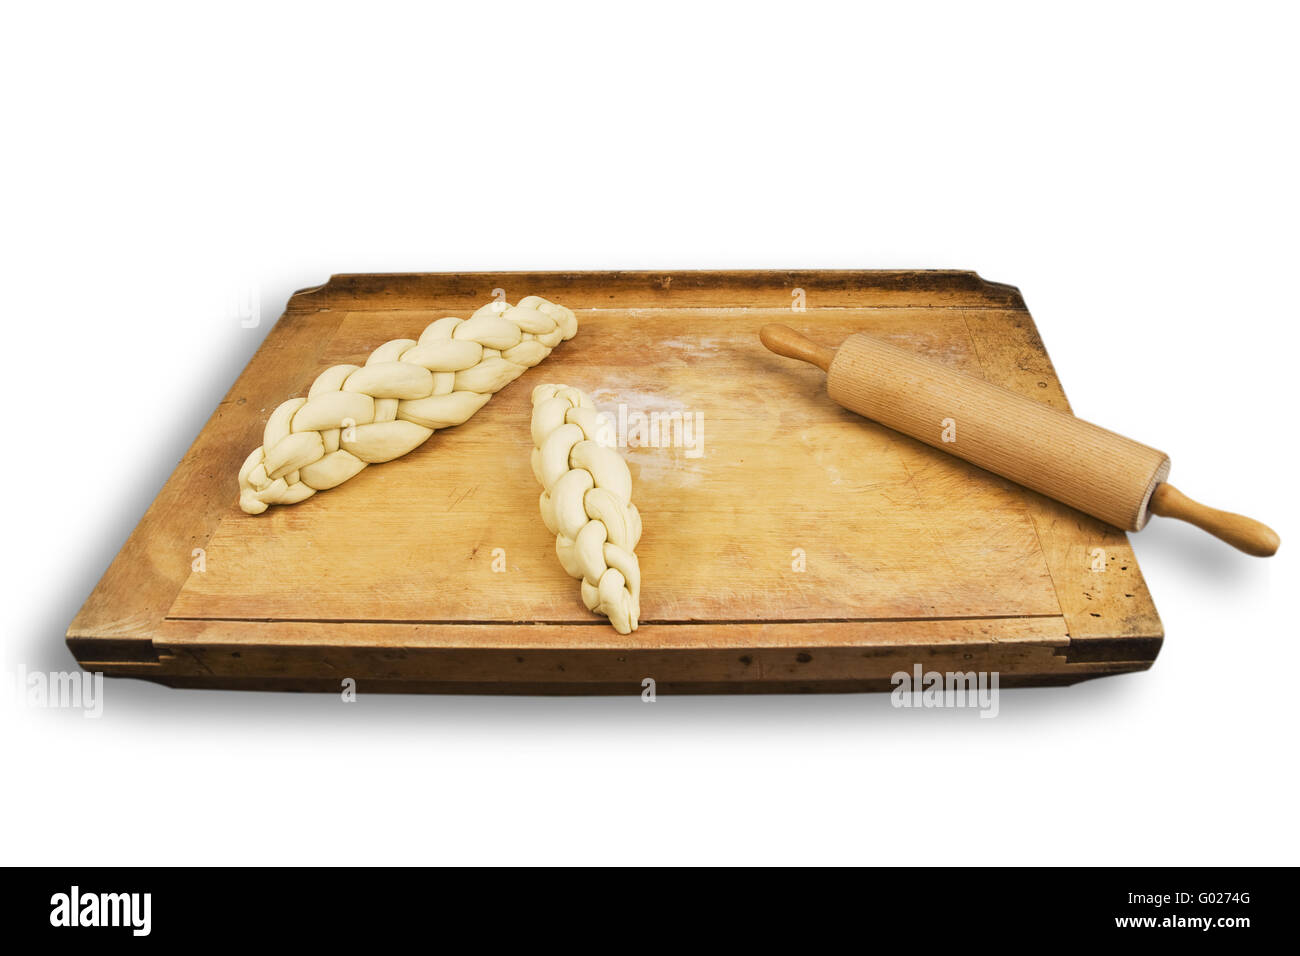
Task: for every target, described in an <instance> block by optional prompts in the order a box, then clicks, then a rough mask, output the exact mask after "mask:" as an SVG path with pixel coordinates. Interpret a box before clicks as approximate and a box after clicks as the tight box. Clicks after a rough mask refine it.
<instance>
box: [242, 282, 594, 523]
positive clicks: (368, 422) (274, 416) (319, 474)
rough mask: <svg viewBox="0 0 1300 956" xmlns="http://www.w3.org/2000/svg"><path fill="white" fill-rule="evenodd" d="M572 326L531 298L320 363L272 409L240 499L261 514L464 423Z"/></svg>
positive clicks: (563, 313)
mask: <svg viewBox="0 0 1300 956" xmlns="http://www.w3.org/2000/svg"><path fill="white" fill-rule="evenodd" d="M577 331H578V320H577V319H576V318H575V317H574V315H573V313H572V312H570V311H569V310H568V309H566V308H565V307H564V306H562V305H556V304H555V303H553V302H548V301H546V300H545V299H543V298H541V297H540V296H536V295H530V296H528V297H527V298H525V299H520V300H519V304H518V305H516V306H513V307H511V306H510V304H509V303H507V302H499V301H495V302H489V303H488V304H487V305H485V306H483V307H482V308H481V309H479V310H478V311H477V312H475V313H474V314H473V315H472V316H470V317H469V318H468V319H457V318H454V317H451V316H448V317H447V318H445V319H438V320H437V321H436V322H434V323H432V324H431V325H430V326H429V327H428V328H426V329H425V330H424V332H423V333H422V334H421V335H420V340H419V341H418V342H417V341H416V340H414V339H394V340H393V341H391V342H385V343H384V344H383V345H381V346H379V348H377V349H375V350H374V352H372V353H371V354H370V358H368V359H366V364H365V366H364V367H359V366H356V365H335V366H333V367H332V368H327V369H326V370H325V371H323V372H321V373H320V375H318V376H317V377H316V381H315V382H313V383H312V386H311V389H310V390H309V391H308V392H307V397H306V398H294V399H290V400H289V401H287V402H285V403H284V404H283V405H281V406H280V407H279V408H277V409H276V410H275V411H274V412H272V413H271V417H270V419H269V420H268V421H267V423H266V429H265V431H264V432H263V434H262V445H261V447H259V448H256V449H254V450H253V453H252V454H251V455H249V456H248V458H247V460H246V461H245V462H244V466H243V467H242V468H240V469H239V506H240V507H241V508H243V509H244V510H245V511H246V512H248V513H249V514H251V515H255V514H261V513H262V512H263V511H265V510H266V509H267V507H269V506H270V505H290V504H294V503H296V502H299V501H302V500H303V499H304V498H310V497H311V496H312V495H314V494H315V493H316V492H318V491H324V490H325V489H326V488H333V487H334V486H335V485H341V484H343V482H345V481H347V480H348V479H349V478H351V477H352V476H353V475H355V474H356V473H357V472H359V471H361V469H363V468H365V467H366V465H371V464H375V463H377V462H381V461H392V460H393V459H394V458H400V457H401V456H402V455H405V454H406V453H407V452H408V451H410V450H411V449H413V448H415V447H416V446H418V445H421V444H423V443H424V441H425V439H427V438H428V437H429V436H430V435H432V434H433V433H434V431H435V430H436V429H439V428H450V427H452V426H453V425H459V424H461V423H462V422H464V421H466V420H467V419H468V418H469V417H470V416H471V415H473V414H474V413H475V412H477V411H478V410H479V409H480V408H482V407H483V406H484V405H486V404H487V401H488V399H489V398H491V397H492V396H493V395H494V394H495V393H496V392H498V391H500V390H501V389H502V388H504V387H505V386H506V385H508V384H509V383H511V382H513V381H514V380H515V379H516V378H518V377H519V376H520V375H522V374H523V373H524V371H525V370H527V369H529V368H532V367H533V366H534V365H536V364H537V363H538V362H540V361H541V360H542V359H544V358H546V356H548V355H550V354H551V349H553V348H555V346H557V345H559V344H560V343H561V342H562V341H564V340H566V339H571V338H573V336H574V333H576V332H577Z"/></svg>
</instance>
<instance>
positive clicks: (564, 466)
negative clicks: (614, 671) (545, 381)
mask: <svg viewBox="0 0 1300 956" xmlns="http://www.w3.org/2000/svg"><path fill="white" fill-rule="evenodd" d="M596 434H597V418H596V409H595V407H594V406H593V405H592V402H591V399H590V398H588V397H587V396H586V395H584V394H583V393H582V392H580V391H578V390H577V389H576V388H569V387H568V386H565V385H539V386H537V388H535V389H533V446H534V447H533V455H532V463H533V474H534V475H536V476H537V480H538V481H539V482H541V484H542V487H543V488H544V489H545V490H544V491H543V492H542V497H541V502H540V503H541V508H542V520H543V521H544V522H546V527H547V528H549V529H550V531H551V533H552V534H554V535H555V553H556V554H557V555H559V557H560V564H562V565H564V570H565V571H567V572H568V573H569V575H570V576H571V577H575V578H581V579H582V603H583V604H585V605H587V609H588V610H591V611H595V612H596V613H597V614H604V615H605V616H607V617H608V618H609V622H610V623H611V624H613V625H614V630H616V631H618V632H619V633H620V634H630V633H631V632H633V631H635V630H636V626H637V618H639V617H640V616H641V567H640V565H639V564H638V563H637V560H636V555H635V554H633V553H632V552H633V549H634V548H635V547H636V544H637V542H638V541H640V540H641V515H640V513H639V512H638V511H637V510H636V506H635V505H633V504H632V474H631V472H629V471H628V470H627V462H625V461H623V458H622V457H621V456H620V455H619V453H618V452H616V451H614V449H612V448H606V447H605V446H604V445H601V444H598V443H597V441H596Z"/></svg>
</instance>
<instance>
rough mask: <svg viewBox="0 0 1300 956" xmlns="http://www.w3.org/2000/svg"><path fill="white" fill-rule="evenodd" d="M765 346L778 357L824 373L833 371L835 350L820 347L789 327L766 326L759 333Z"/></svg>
mask: <svg viewBox="0 0 1300 956" xmlns="http://www.w3.org/2000/svg"><path fill="white" fill-rule="evenodd" d="M758 337H759V338H760V339H762V341H763V344H764V345H766V346H767V347H768V348H769V349H771V350H772V351H773V352H775V353H776V354H777V355H784V356H785V357H786V358H792V359H798V360H799V361H800V362H807V363H808V364H809V365H816V366H817V367H818V368H819V369H821V370H822V371H823V372H829V371H830V370H831V361H832V360H834V358H835V350H834V349H828V348H826V346H824V345H818V344H817V343H816V342H814V341H813V340H812V339H810V338H808V337H807V336H805V335H801V334H800V333H798V332H796V331H795V330H794V329H792V328H790V327H789V326H788V325H765V326H763V327H762V328H761V329H759V331H758Z"/></svg>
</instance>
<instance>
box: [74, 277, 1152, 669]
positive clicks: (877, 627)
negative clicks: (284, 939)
mask: <svg viewBox="0 0 1300 956" xmlns="http://www.w3.org/2000/svg"><path fill="white" fill-rule="evenodd" d="M496 289H502V290H504V291H505V295H506V297H507V298H508V299H509V300H510V301H515V300H517V299H519V298H522V297H523V296H525V295H529V294H537V295H542V296H545V297H546V298H549V299H551V300H553V301H556V302H560V303H562V304H564V305H566V306H569V307H570V308H572V309H573V310H574V311H575V312H576V313H577V315H578V320H579V331H578V334H577V336H576V337H575V338H574V339H573V340H572V341H569V342H565V343H563V344H561V345H560V346H559V347H558V348H557V349H556V350H555V351H554V353H553V354H552V355H551V356H550V357H549V358H547V359H546V360H545V361H544V362H543V363H542V364H541V365H539V366H537V367H536V368H533V369H531V370H529V371H528V372H526V373H525V374H524V375H523V376H522V377H521V378H520V379H519V380H517V381H516V382H514V383H513V384H511V385H509V386H507V387H506V388H505V389H504V390H503V391H502V392H500V393H499V394H498V395H497V396H496V397H494V398H493V399H492V400H491V401H490V402H489V403H488V404H487V405H486V406H485V407H484V408H483V409H482V410H481V411H480V412H478V414H476V415H475V416H474V417H473V418H471V419H470V420H469V421H468V422H467V423H466V424H464V425H461V426H459V427H457V428H453V429H448V430H445V431H440V432H438V433H437V434H435V435H434V436H433V438H431V439H430V440H429V441H428V442H426V443H425V444H424V445H422V446H421V447H419V448H417V449H416V450H415V451H413V452H411V453H410V454H409V455H407V456H405V457H403V458H400V459H398V460H396V461H393V462H389V463H387V464H383V465H376V466H373V467H370V468H367V469H366V470H365V471H363V472H362V473H361V474H360V475H358V476H357V477H356V478H353V479H352V480H351V481H348V482H347V483H346V484H344V485H342V486H340V487H338V488H335V489H332V490H330V491H326V492H322V493H320V494H317V495H316V496H314V497H312V498H310V499H308V500H307V501H305V502H302V503H301V504H297V505H291V506H285V507H274V508H272V509H271V510H270V511H268V512H267V513H265V514H262V515H258V516H250V515H246V514H244V513H243V512H241V511H240V510H239V508H238V506H237V503H236V499H237V486H236V481H235V476H236V473H237V472H238V470H239V466H240V464H241V463H242V462H243V460H244V458H245V456H246V455H247V454H248V452H249V451H250V450H251V449H253V448H254V447H256V446H257V445H258V444H259V443H260V436H261V432H262V428H263V425H264V424H265V422H266V418H267V416H268V415H269V414H270V412H271V411H272V410H273V409H274V408H275V406H276V405H277V404H279V403H280V402H281V401H284V400H285V399H287V398H290V397H293V396H298V395H303V394H305V393H306V390H307V387H308V386H309V385H310V383H311V381H312V379H313V378H315V376H316V375H317V374H318V373H319V372H320V371H321V370H322V369H324V368H326V367H327V366H330V365H335V364H340V363H356V364H360V363H362V362H364V360H365V357H366V356H367V355H368V354H369V352H370V351H371V350H372V349H373V348H375V347H376V346H378V345H379V344H381V343H383V342H385V341H387V340H389V339H393V338H402V337H415V336H418V334H419V332H420V331H421V330H422V329H423V328H424V327H425V325H427V324H428V323H429V322H431V321H432V320H433V319H435V318H438V317H440V316H442V315H456V316H460V317H467V316H468V315H469V314H470V313H471V312H473V311H474V310H475V309H476V308H477V307H478V306H480V305H482V304H483V303H484V302H487V301H488V300H489V299H490V298H492V296H493V292H494V290H496ZM773 321H780V322H785V323H787V324H789V325H792V326H794V327H796V328H798V329H800V330H801V331H804V332H805V333H806V334H808V335H809V336H810V337H812V338H815V339H817V340H818V341H820V342H822V343H824V344H827V345H835V344H837V343H838V342H839V341H840V340H842V339H843V338H845V337H846V336H847V335H849V334H850V333H852V332H859V331H866V332H871V333H873V334H875V335H878V336H882V337H884V338H886V339H887V340H889V341H892V342H894V343H896V344H898V345H900V346H903V347H906V348H909V349H914V350H916V351H917V352H918V353H921V354H924V355H926V356H928V357H930V358H933V359H936V360H938V361H940V362H944V363H947V364H949V365H951V366H953V367H956V368H960V369H962V370H965V371H968V372H972V373H975V374H978V375H982V376H984V377H985V378H987V379H988V380H990V381H993V382H996V383H998V384H1000V385H1004V386H1006V387H1008V388H1012V389H1015V390H1017V391H1020V392H1022V393H1024V394H1027V395H1032V396H1033V397H1035V398H1036V399H1039V400H1041V401H1043V402H1046V403H1049V404H1053V405H1056V406H1058V407H1060V408H1068V405H1067V403H1066V400H1065V396H1064V394H1063V392H1062V390H1061V386H1060V383H1059V382H1058V381H1057V378H1056V375H1055V373H1054V371H1053V369H1052V365H1051V362H1050V361H1049V359H1048V357H1047V354H1046V352H1045V350H1044V348H1043V345H1042V343H1041V341H1040V339H1039V337H1038V333H1037V331H1036V329H1035V327H1034V323H1033V320H1032V319H1031V317H1030V315H1029V313H1028V311H1027V309H1026V308H1025V305H1024V302H1023V301H1022V299H1021V297H1020V294H1019V293H1018V292H1017V290H1016V289H1014V288H1012V287H1010V286H1006V285H1000V284H995V283H990V282H986V281H984V280H982V279H981V278H979V277H978V276H977V275H975V274H974V273H970V272H828V271H801V272H676V273H673V272H667V273H624V272H620V273H593V272H581V273H500V274H468V275H464V274H462V275H452V274H421V275H345V276H336V277H334V278H333V279H331V280H330V281H329V282H328V283H326V284H325V285H323V286H321V287H319V288H316V289H309V290H304V291H302V292H299V293H297V294H296V295H294V296H293V297H292V299H290V301H289V303H288V306H287V308H286V310H285V313H284V315H283V316H282V317H281V318H280V320H279V322H278V323H277V324H276V326H275V327H274V328H273V329H272V330H271V331H270V332H269V333H268V335H267V338H266V341H265V342H264V344H263V345H262V347H261V349H260V350H259V351H258V353H257V354H256V355H255V357H254V358H253V360H252V362H251V363H250V364H249V365H248V367H247V368H246V369H245V370H244V372H243V374H242V375H241V376H240V377H239V380H238V381H237V382H236V383H235V385H234V387H233V388H232V389H231V390H230V393H229V394H228V395H227V397H226V399H225V401H223V402H222V403H221V405H220V406H219V407H218V409H217V410H216V411H215V412H214V413H213V415H212V418H211V419H210V420H209V421H208V423H207V425H206V426H205V427H204V429H203V431H202V432H201V433H200V434H199V436H198V438H197V439H196V441H195V443H194V445H193V447H192V448H191V449H190V452H189V453H188V454H187V455H186V456H185V459H184V460H183V461H182V462H181V464H180V465H179V466H178V467H177V469H176V470H175V472H174V473H173V474H172V476H171V479H170V480H169V481H168V482H167V484H166V486H165V487H164V489H163V490H162V492H161V493H160V494H159V496H158V498H157V499H156V500H155V501H154V503H153V505H152V506H151V507H150V509H149V511H148V513H147V514H146V515H145V517H144V519H143V520H142V521H141V522H140V524H139V526H138V527H137V528H136V529H135V531H134V533H133V534H132V535H131V538H130V539H129V540H128V542H127V543H126V545H125V546H124V547H123V549H122V551H121V553H120V554H119V555H118V556H117V558H116V560H115V561H114V562H113V564H112V566H111V567H110V568H109V570H108V572H107V573H106V574H105V575H104V577H103V579H102V580H101V581H100V582H99V584H98V586H97V587H96V588H95V591H94V592H93V594H92V595H91V596H90V598H89V600H88V601H87V602H86V604H85V606H84V607H83V608H82V610H81V612H80V613H79V614H78V616H77V618H76V620H75V621H74V622H73V624H72V626H71V629H70V630H69V632H68V644H69V646H70V647H71V648H72V650H73V652H74V654H75V655H76V657H77V659H78V660H79V661H80V662H81V663H82V665H83V666H84V667H86V668H89V669H94V670H102V671H104V672H105V673H107V674H111V675H120V676H133V677H143V678H148V679H152V680H157V681H161V682H163V683H166V684H171V685H175V686H205V687H247V688H284V689H304V690H330V691H336V690H338V689H339V687H340V685H341V682H342V680H343V679H344V678H352V679H354V680H355V681H356V682H357V685H358V689H360V690H362V691H364V690H367V689H369V690H407V691H431V692H437V691H441V692H488V693H490V692H502V693H640V691H641V686H642V681H643V679H644V678H647V677H649V678H653V679H654V680H655V682H656V686H657V690H658V692H662V693H671V692H674V691H676V692H684V691H695V692H726V691H818V690H830V691H835V690H885V689H889V687H890V682H889V678H890V675H891V674H893V673H895V672H897V671H899V670H906V671H909V672H910V671H911V669H912V667H913V665H914V664H916V663H920V664H922V665H923V666H924V667H925V668H926V669H927V670H941V671H943V670H961V671H971V670H988V671H998V672H999V673H1000V675H1001V677H1000V680H1001V683H1002V686H1014V685H1017V684H1059V683H1072V682H1074V681H1078V680H1081V679H1085V678H1089V677H1095V676H1100V675H1105V674H1114V673H1121V672H1125V671H1133V670H1141V669H1144V668H1147V667H1149V666H1150V664H1151V662H1152V661H1153V660H1154V658H1155V656H1156V653H1157V652H1158V650H1159V647H1160V643H1161V625H1160V621H1159V618H1158V617H1157V615H1156V610H1155V607H1154V605H1153V603H1152V600H1151V596H1150V594H1149V593H1148V591H1147V588H1146V585H1145V583H1144V582H1143V579H1142V576H1141V573H1140V572H1139V570H1138V566H1137V562H1136V561H1135V560H1134V557H1133V553H1132V550H1131V549H1130V547H1129V543H1128V540H1127V538H1126V537H1125V535H1124V534H1122V533H1121V532H1119V531H1116V530H1114V529H1111V528H1108V527H1107V526H1105V525H1102V524H1101V523H1099V522H1097V521H1095V520H1093V519H1091V518H1088V517H1086V516H1084V515H1082V514H1080V513H1078V512H1076V511H1073V510H1071V509H1069V508H1066V507H1064V506H1062V505H1059V504H1056V503H1054V502H1052V501H1049V500H1047V499H1045V498H1043V497H1041V496H1038V495H1035V494H1033V493H1032V492H1028V491H1025V490H1023V489H1021V488H1019V487H1018V486H1015V485H1012V484H1010V483H1009V482H1006V481H1004V480H1002V479H999V478H997V477H994V476H992V475H990V474H988V473H987V472H984V471H981V470H979V469H978V468H975V467H973V466H971V465H967V464H965V463H964V462H961V461H959V460H957V459H955V458H952V457H950V456H947V455H944V454H943V453H942V452H939V451H936V450H934V449H932V448H929V447H926V446H924V445H922V444H920V443H918V442H915V441H913V440H911V439H909V438H905V437H903V436H901V435H899V434H897V433H894V432H891V431H889V430H887V429H885V428H883V427H881V426H879V425H876V424H874V423H871V422H868V421H865V420H863V419H862V418H859V417H857V416H855V415H853V414H852V413H850V412H848V411H846V410H844V409H843V408H841V407H839V406H838V405H836V404H835V403H834V402H832V401H831V400H830V399H829V398H828V397H827V396H826V394H825V389H824V387H823V383H822V376H821V373H820V372H818V371H817V370H815V369H812V368H808V367H806V366H796V365H795V364H794V363H791V362H789V361H787V360H783V359H781V358H779V357H778V356H775V355H773V354H771V353H769V352H767V351H766V350H765V349H764V348H763V346H762V345H761V344H760V343H759V340H758V336H757V331H758V329H759V328H760V327H761V326H762V325H764V324H765V323H768V322H773ZM543 382H558V383H563V384H568V385H574V386H577V387H579V388H581V389H583V390H584V391H586V392H588V393H589V394H590V395H592V397H593V398H594V400H595V401H596V403H597V405H598V407H599V408H600V409H602V410H603V411H607V412H608V413H609V415H610V421H611V422H612V423H614V427H615V429H616V434H617V433H618V432H622V434H618V435H617V437H621V438H627V439H629V440H630V441H631V442H632V445H631V446H629V447H624V448H622V449H621V451H622V452H623V454H624V455H625V457H626V458H627V461H628V463H629V466H630V468H631V471H632V475H633V481H634V491H633V501H634V502H635V504H636V505H637V507H638V508H639V509H640V510H641V513H642V515H643V517H644V524H645V532H644V536H643V538H642V541H641V544H640V545H639V547H638V548H637V552H638V555H639V558H640V562H641V568H642V576H643V581H644V583H643V591H642V597H641V621H642V624H641V627H640V629H638V630H637V631H636V632H635V633H633V634H631V635H628V636H620V635H619V634H617V633H616V632H615V631H614V630H613V629H612V628H611V627H610V626H609V625H608V622H606V621H605V620H604V619H603V618H600V617H597V616H596V615H593V614H591V613H590V612H588V611H587V610H586V609H585V608H584V607H583V606H582V603H581V601H580V599H579V596H578V586H577V582H576V581H574V580H572V579H571V578H569V577H568V576H567V575H565V573H564V572H563V570H562V569H561V567H560V565H559V563H558V561H557V560H556V557H555V554H554V538H553V536H552V535H550V534H549V533H548V532H547V530H546V528H545V527H544V525H543V524H542V521H541V519H540V516H539V514H538V509H537V496H538V492H539V489H538V487H537V486H536V481H535V479H534V477H533V475H532V473H531V470H530V468H529V451H530V449H531V447H532V446H531V440H530V437H529V415H530V404H529V395H530V393H531V391H532V389H533V387H534V386H535V385H538V384H541V383H543ZM638 413H640V414H643V415H645V416H646V421H647V423H652V422H658V423H659V425H660V426H661V428H660V431H661V434H660V435H659V440H658V442H657V443H656V444H655V445H652V446H646V445H638V444H637V442H638V440H639V439H640V438H642V437H643V435H638V434H637V431H636V426H637V424H638V423H639V421H640V419H638V418H637V415H638ZM623 420H626V421H627V429H626V430H625V431H624V430H622V429H620V428H619V426H618V423H620V422H621V421H623ZM679 422H688V423H690V424H691V425H692V426H693V428H692V429H691V430H690V431H686V432H684V431H683V430H682V429H681V428H680V427H679V425H678V423H679ZM669 433H671V435H672V438H671V439H669V438H668V437H667V435H668V434H669ZM196 548H201V549H202V551H203V561H202V570H200V571H196V570H192V566H193V565H194V562H195V558H194V549H196Z"/></svg>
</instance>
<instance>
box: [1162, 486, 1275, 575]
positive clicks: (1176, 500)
mask: <svg viewBox="0 0 1300 956" xmlns="http://www.w3.org/2000/svg"><path fill="white" fill-rule="evenodd" d="M1151 513H1152V514H1157V515H1160V516H1162V517H1165V518H1178V519H1179V520H1180V521H1186V522H1188V523H1189V524H1194V525H1196V527H1198V528H1200V529H1201V530H1202V531H1208V532H1209V533H1210V534H1212V535H1214V536H1215V537H1216V538H1218V539H1220V540H1221V541H1226V542H1228V544H1230V545H1232V546H1233V547H1234V548H1236V549H1237V550H1239V551H1245V552H1246V553H1247V554H1252V555H1254V556H1255V557H1257V558H1268V557H1272V556H1273V555H1274V554H1276V553H1277V549H1278V546H1279V545H1281V543H1282V539H1281V538H1279V537H1278V536H1277V532H1276V531H1274V530H1273V529H1272V528H1270V527H1269V526H1268V525H1266V524H1261V523H1260V522H1258V521H1256V520H1254V519H1253V518H1247V517H1245V516H1244V515H1238V514H1233V513H1232V512H1230V511H1219V510H1218V509H1217V508H1209V507H1206V506H1205V505H1203V504H1201V503H1200V502H1199V501H1193V500H1192V499H1191V498H1189V497H1187V496H1186V495H1185V494H1183V493H1182V492H1181V491H1179V490H1178V489H1177V488H1175V487H1174V486H1173V485H1171V484H1169V483H1167V482H1164V483H1161V484H1159V485H1157V486H1156V490H1155V492H1154V493H1153V494H1152V495H1151Z"/></svg>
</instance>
